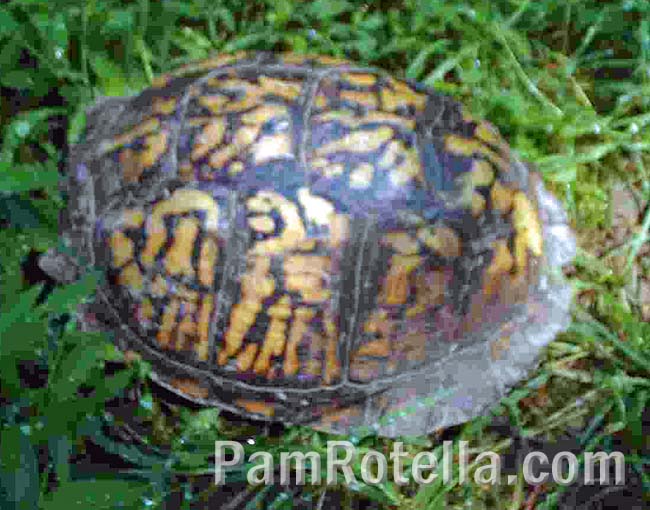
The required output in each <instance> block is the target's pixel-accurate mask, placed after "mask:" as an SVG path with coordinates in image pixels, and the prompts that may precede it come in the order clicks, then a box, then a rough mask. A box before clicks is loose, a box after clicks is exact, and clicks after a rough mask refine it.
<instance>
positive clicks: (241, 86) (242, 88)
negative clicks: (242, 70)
mask: <svg viewBox="0 0 650 510" xmlns="http://www.w3.org/2000/svg"><path fill="white" fill-rule="evenodd" d="M208 83H210V82H208ZM214 85H216V86H218V87H220V88H224V89H231V90H234V91H236V92H237V93H239V94H240V95H241V92H243V95H241V97H240V99H237V100H235V101H233V100H228V101H226V102H225V103H224V104H223V105H222V107H221V108H220V109H219V111H218V112H215V113H236V112H242V111H245V110H248V109H250V108H253V107H254V106H258V105H259V104H260V102H261V100H262V96H263V95H264V94H265V93H266V90H264V89H263V88H262V87H259V86H257V85H254V84H252V83H248V82H246V81H244V80H241V79H238V78H235V79H225V80H218V81H216V82H215V83H214ZM213 112H214V110H213Z"/></svg>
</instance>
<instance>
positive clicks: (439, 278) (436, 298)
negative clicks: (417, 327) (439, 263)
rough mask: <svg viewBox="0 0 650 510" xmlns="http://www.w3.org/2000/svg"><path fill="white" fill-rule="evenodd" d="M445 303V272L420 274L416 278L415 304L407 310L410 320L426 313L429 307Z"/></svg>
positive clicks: (437, 271) (436, 271)
mask: <svg viewBox="0 0 650 510" xmlns="http://www.w3.org/2000/svg"><path fill="white" fill-rule="evenodd" d="M444 302H445V274H444V272H443V271H439V270H435V271H429V272H428V273H426V274H423V273H421V272H420V273H418V274H417V275H416V277H415V304H414V305H413V306H410V307H408V308H407V309H406V316H407V317H408V318H412V317H416V316H417V315H419V314H421V313H424V312H426V311H427V310H428V309H429V307H431V306H435V305H442V304H444Z"/></svg>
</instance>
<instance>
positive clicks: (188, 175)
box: [178, 161, 194, 182]
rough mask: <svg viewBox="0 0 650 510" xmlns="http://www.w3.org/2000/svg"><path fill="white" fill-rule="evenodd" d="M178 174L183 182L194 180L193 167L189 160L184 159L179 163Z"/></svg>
mask: <svg viewBox="0 0 650 510" xmlns="http://www.w3.org/2000/svg"><path fill="white" fill-rule="evenodd" d="M178 176H179V177H180V179H181V180H182V181H183V182H190V181H193V180H194V167H193V166H192V164H191V163H190V162H189V161H184V162H182V163H181V164H180V165H179V167H178Z"/></svg>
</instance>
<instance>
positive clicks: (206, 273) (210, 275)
mask: <svg viewBox="0 0 650 510" xmlns="http://www.w3.org/2000/svg"><path fill="white" fill-rule="evenodd" d="M218 256H219V247H218V246H217V241H216V240H215V239H214V238H213V237H205V238H204V239H203V244H201V252H200V254H199V282H200V283H201V285H205V286H206V287H212V284H213V283H214V267H215V265H216V263H217V258H218Z"/></svg>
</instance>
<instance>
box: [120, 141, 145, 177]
mask: <svg viewBox="0 0 650 510" xmlns="http://www.w3.org/2000/svg"><path fill="white" fill-rule="evenodd" d="M119 160H120V166H121V167H122V178H123V179H124V182H128V183H131V182H138V180H139V179H140V176H141V175H142V171H143V170H144V168H142V165H141V164H140V161H139V157H138V154H137V153H136V152H135V151H134V150H133V149H128V148H127V149H124V150H122V151H120V155H119Z"/></svg>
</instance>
